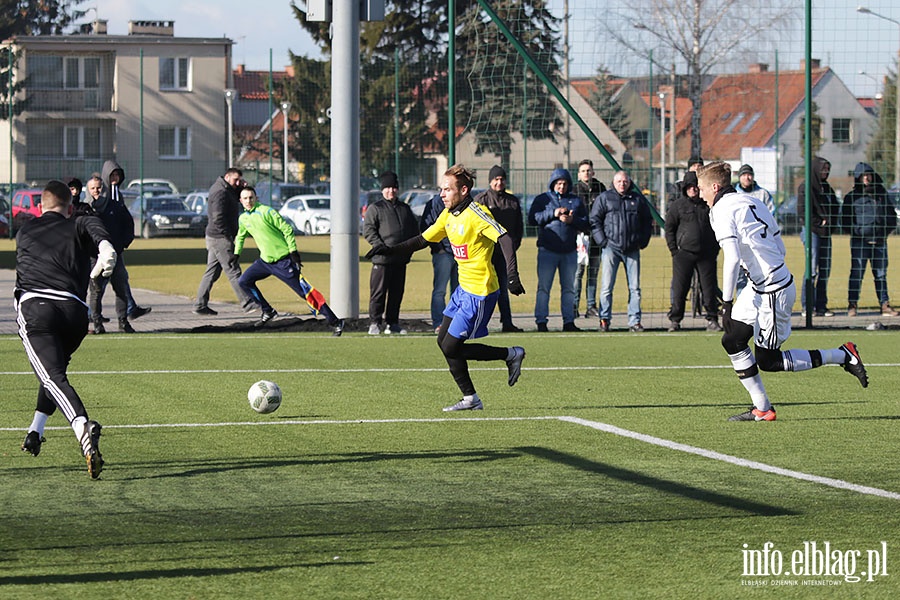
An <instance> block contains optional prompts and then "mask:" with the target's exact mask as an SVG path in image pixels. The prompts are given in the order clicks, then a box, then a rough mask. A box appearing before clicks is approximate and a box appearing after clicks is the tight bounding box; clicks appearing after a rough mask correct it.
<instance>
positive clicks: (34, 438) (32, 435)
mask: <svg viewBox="0 0 900 600" xmlns="http://www.w3.org/2000/svg"><path fill="white" fill-rule="evenodd" d="M46 441H47V440H46V439H45V438H44V436H42V435H41V434H39V433H38V432H37V431H29V432H28V434H27V435H26V436H25V441H24V442H22V450H23V451H24V452H27V453H29V454H31V455H32V456H37V455H38V454H40V453H41V444H43V443H44V442H46Z"/></svg>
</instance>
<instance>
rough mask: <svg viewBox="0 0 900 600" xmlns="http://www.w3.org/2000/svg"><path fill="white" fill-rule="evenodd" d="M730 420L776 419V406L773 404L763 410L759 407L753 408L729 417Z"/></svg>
mask: <svg viewBox="0 0 900 600" xmlns="http://www.w3.org/2000/svg"><path fill="white" fill-rule="evenodd" d="M728 420H729V421H774V420H775V407H774V406H772V407H770V408H769V410H767V411H761V410H759V409H758V408H755V407H754V408H751V409H750V410H748V411H747V412H742V413H740V414H737V415H734V416H732V417H728Z"/></svg>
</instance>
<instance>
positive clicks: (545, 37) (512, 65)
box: [456, 0, 563, 165]
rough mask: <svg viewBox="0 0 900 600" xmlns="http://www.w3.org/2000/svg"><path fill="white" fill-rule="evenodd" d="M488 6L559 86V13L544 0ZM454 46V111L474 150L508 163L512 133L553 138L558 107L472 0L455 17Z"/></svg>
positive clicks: (515, 0) (511, 0)
mask: <svg viewBox="0 0 900 600" xmlns="http://www.w3.org/2000/svg"><path fill="white" fill-rule="evenodd" d="M491 6H492V8H493V9H494V11H495V12H496V13H497V15H498V16H499V17H500V18H501V19H502V20H503V21H504V23H505V24H506V26H507V27H508V28H509V29H510V31H511V32H512V34H513V35H514V36H515V37H516V38H518V39H519V41H521V43H522V45H523V46H525V48H526V49H527V50H528V52H529V54H530V55H531V57H532V58H533V59H534V60H535V62H537V64H538V65H539V66H540V67H541V68H542V69H543V71H544V72H545V73H546V75H547V76H548V77H549V79H550V80H551V81H552V82H553V83H554V85H556V86H558V87H559V86H561V85H562V80H561V76H560V64H561V63H562V52H561V49H560V43H561V42H560V34H559V19H557V18H556V17H554V16H553V15H552V14H551V13H550V12H549V11H548V10H547V8H546V4H545V2H544V0H498V1H497V2H496V3H494V4H492V5H491ZM457 48H458V49H459V57H458V59H457V68H458V70H459V72H460V73H459V75H458V76H457V81H458V82H459V84H460V85H459V92H458V93H457V96H456V99H457V104H458V106H457V114H459V115H465V118H466V120H467V121H468V126H467V127H468V128H470V129H471V130H472V131H473V132H474V134H475V139H476V150H475V151H476V154H482V153H490V154H496V155H499V156H500V161H501V164H503V165H509V157H510V147H511V145H512V141H513V138H512V134H513V133H516V132H518V133H520V134H523V137H525V138H526V139H533V140H544V139H551V140H554V139H555V134H554V132H556V131H560V130H561V128H562V125H563V121H562V115H561V112H560V109H559V107H558V106H557V104H556V103H555V102H554V100H553V98H552V96H551V95H550V93H549V91H548V90H547V89H546V87H545V86H544V84H543V83H542V82H541V80H540V79H539V78H538V76H537V75H535V74H534V73H533V72H532V71H531V70H530V69H526V68H525V62H524V60H523V59H522V57H520V56H519V55H518V53H517V52H516V50H515V48H514V47H513V46H512V45H511V44H510V43H509V42H508V41H507V40H506V38H505V37H504V35H503V33H502V32H501V31H500V30H499V28H498V27H497V25H496V24H495V23H493V22H492V21H491V20H490V19H487V18H485V16H484V14H483V13H482V10H481V7H480V6H479V5H478V3H477V2H471V3H470V5H469V6H468V7H467V8H466V10H465V12H464V14H463V17H462V19H461V20H460V24H459V31H458V32H457ZM523 87H524V88H527V91H523ZM523 97H524V101H523ZM523 114H524V115H526V117H527V118H525V119H524V124H523ZM523 129H524V131H523Z"/></svg>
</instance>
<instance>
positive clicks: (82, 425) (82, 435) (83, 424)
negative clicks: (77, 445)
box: [72, 417, 91, 455]
mask: <svg viewBox="0 0 900 600" xmlns="http://www.w3.org/2000/svg"><path fill="white" fill-rule="evenodd" d="M72 431H74V432H75V437H76V438H78V441H79V442H81V452H82V454H85V455H87V452H88V450H90V449H91V436H89V435H88V427H87V419H86V418H85V417H75V419H73V420H72Z"/></svg>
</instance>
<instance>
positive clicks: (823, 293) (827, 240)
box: [800, 228, 831, 312]
mask: <svg viewBox="0 0 900 600" xmlns="http://www.w3.org/2000/svg"><path fill="white" fill-rule="evenodd" d="M800 239H802V240H803V244H804V245H806V229H805V228H804V229H801V230H800ZM810 239H811V240H812V241H811V248H810V264H811V265H812V273H811V274H810V273H805V274H804V276H803V287H802V288H801V289H800V305H801V306H802V308H803V310H806V282H807V281H812V284H813V292H814V294H815V295H814V296H813V310H814V311H815V312H822V311H824V310H825V308H826V307H827V306H828V276H829V275H830V274H831V237H830V236H827V235H826V236H820V235H817V234H816V233H813V234H812V236H811V237H810Z"/></svg>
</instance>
